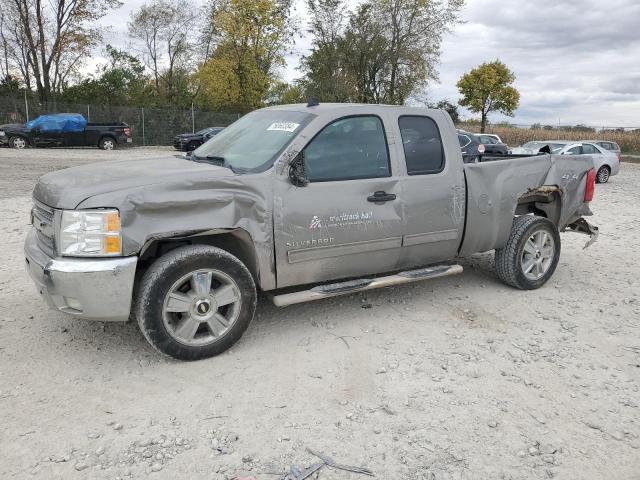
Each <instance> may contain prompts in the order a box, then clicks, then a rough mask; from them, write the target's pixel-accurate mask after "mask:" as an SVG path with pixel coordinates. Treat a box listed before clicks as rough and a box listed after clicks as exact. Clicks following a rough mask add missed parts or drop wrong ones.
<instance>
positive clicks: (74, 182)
mask: <svg viewBox="0 0 640 480" xmlns="http://www.w3.org/2000/svg"><path fill="white" fill-rule="evenodd" d="M233 175H235V174H234V173H233V172H232V171H231V170H230V169H228V168H224V167H219V166H215V165H210V164H207V163H196V162H192V161H189V160H186V159H185V158H184V157H161V158H153V159H145V160H116V161H108V162H100V163H93V164H90V165H83V166H79V167H73V168H67V169H64V170H58V171H56V172H51V173H48V174H46V175H44V176H42V177H41V178H40V180H39V181H38V183H37V184H36V186H35V189H34V190H33V196H34V198H36V199H37V200H38V201H40V202H42V203H44V204H45V205H49V206H50V207H53V208H60V209H74V208H76V207H77V206H78V205H79V204H80V203H81V202H82V201H84V200H86V199H88V198H90V197H93V196H96V195H101V194H104V193H110V192H115V191H118V190H129V189H135V188H136V187H144V186H148V185H154V184H163V183H166V184H174V183H179V182H184V181H192V180H194V179H206V178H215V177H228V176H233ZM104 206H105V207H108V206H111V205H104Z"/></svg>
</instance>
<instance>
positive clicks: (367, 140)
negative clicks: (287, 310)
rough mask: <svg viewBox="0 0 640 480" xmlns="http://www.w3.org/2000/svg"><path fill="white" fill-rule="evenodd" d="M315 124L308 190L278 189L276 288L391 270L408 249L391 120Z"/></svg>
mask: <svg viewBox="0 0 640 480" xmlns="http://www.w3.org/2000/svg"><path fill="white" fill-rule="evenodd" d="M316 122H322V124H320V125H319V126H318V125H317V124H316V125H315V127H317V128H320V130H319V131H318V132H317V133H315V134H314V128H313V126H310V127H309V128H310V129H311V132H309V135H310V136H311V135H313V138H311V140H310V141H308V143H307V144H306V146H305V147H304V149H303V154H304V163H305V170H306V175H307V178H308V179H309V184H308V185H307V186H305V187H295V186H293V185H292V184H291V182H290V181H289V180H288V178H287V176H286V175H281V176H279V177H278V178H277V181H276V182H275V192H274V194H275V195H274V198H275V200H274V203H275V204H274V223H275V225H274V230H275V246H276V262H277V286H278V287H285V286H290V285H299V284H307V283H314V282H320V281H324V280H334V279H340V278H346V277H358V276H363V275H367V274H372V273H379V272H385V271H390V270H393V269H395V268H396V267H397V265H398V260H399V257H400V253H401V249H402V202H401V199H400V195H401V193H402V192H401V187H400V185H399V178H398V177H397V173H396V171H395V167H394V164H393V163H392V158H391V155H390V151H389V141H388V138H387V130H388V125H387V123H386V122H385V119H384V118H383V117H382V116H378V115H351V116H346V117H341V118H337V119H331V120H327V121H326V122H325V120H321V119H320V118H319V119H317V120H316ZM308 131H309V130H307V132H308ZM307 132H304V133H303V135H304V136H306V135H307Z"/></svg>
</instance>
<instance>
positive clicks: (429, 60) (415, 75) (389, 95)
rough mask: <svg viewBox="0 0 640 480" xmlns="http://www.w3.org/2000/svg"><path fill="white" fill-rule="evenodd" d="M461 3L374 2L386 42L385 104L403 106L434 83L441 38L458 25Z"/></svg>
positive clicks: (452, 0)
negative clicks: (410, 98) (416, 93)
mask: <svg viewBox="0 0 640 480" xmlns="http://www.w3.org/2000/svg"><path fill="white" fill-rule="evenodd" d="M463 4H464V0H373V6H374V10H375V12H376V18H377V20H378V22H379V23H380V24H381V26H382V29H383V31H384V32H385V34H386V36H387V40H388V46H387V57H388V65H389V68H388V76H387V77H386V78H385V80H386V85H385V89H386V92H385V103H390V104H394V105H395V104H399V105H402V104H403V103H404V102H405V100H406V99H407V98H408V97H409V96H410V95H411V94H412V93H414V92H416V90H418V89H419V88H421V87H424V85H425V84H426V83H427V82H428V81H429V80H435V79H437V73H436V65H437V62H438V59H439V57H440V43H441V41H442V35H443V34H444V33H445V32H447V31H448V30H449V29H450V27H451V26H452V25H453V24H455V23H456V22H457V15H458V11H459V10H460V8H462V6H463Z"/></svg>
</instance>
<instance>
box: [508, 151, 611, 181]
mask: <svg viewBox="0 0 640 480" xmlns="http://www.w3.org/2000/svg"><path fill="white" fill-rule="evenodd" d="M544 147H549V150H551V153H553V154H556V155H588V156H590V157H591V158H592V159H593V168H595V170H596V181H597V182H598V183H607V182H608V181H609V178H610V177H611V176H613V175H617V174H618V172H620V158H619V157H618V155H617V154H616V153H615V152H613V151H610V150H607V149H606V148H603V147H601V146H600V145H598V144H597V143H595V142H574V141H567V140H549V141H533V142H528V143H525V144H524V145H522V146H521V147H516V148H514V149H513V150H512V151H511V153H513V154H520V155H535V154H537V153H539V152H540V149H541V148H544Z"/></svg>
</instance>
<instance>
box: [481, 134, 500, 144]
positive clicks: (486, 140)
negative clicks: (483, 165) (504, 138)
mask: <svg viewBox="0 0 640 480" xmlns="http://www.w3.org/2000/svg"><path fill="white" fill-rule="evenodd" d="M480 141H481V142H482V143H484V144H485V145H496V144H497V143H498V141H497V140H496V139H495V138H493V137H489V136H487V135H481V136H480Z"/></svg>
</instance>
